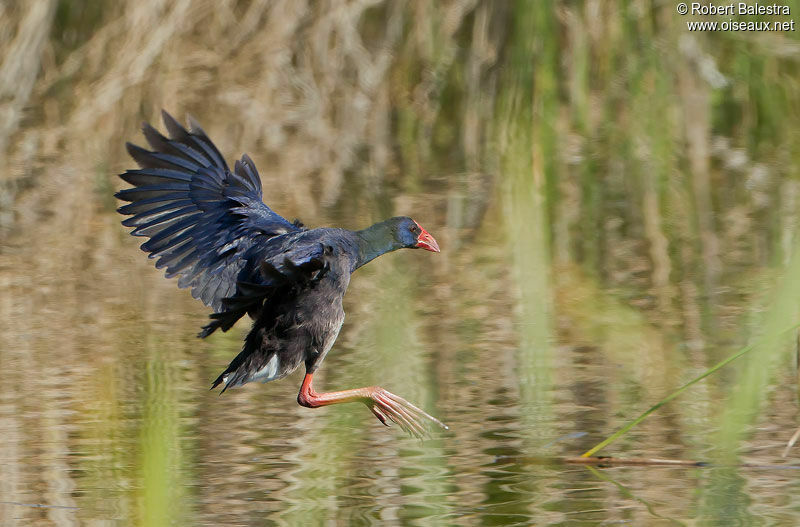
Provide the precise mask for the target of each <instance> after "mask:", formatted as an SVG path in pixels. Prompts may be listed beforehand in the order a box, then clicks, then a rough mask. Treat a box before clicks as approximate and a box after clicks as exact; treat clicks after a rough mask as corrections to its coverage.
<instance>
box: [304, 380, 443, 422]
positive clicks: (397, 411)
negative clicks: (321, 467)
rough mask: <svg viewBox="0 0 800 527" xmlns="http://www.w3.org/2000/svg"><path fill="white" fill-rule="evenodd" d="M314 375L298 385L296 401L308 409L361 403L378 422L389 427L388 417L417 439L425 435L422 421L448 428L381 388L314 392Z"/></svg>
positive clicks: (370, 387) (369, 387) (371, 387)
mask: <svg viewBox="0 0 800 527" xmlns="http://www.w3.org/2000/svg"><path fill="white" fill-rule="evenodd" d="M313 375H314V374H313V373H306V376H305V378H304V379H303V384H302V386H300V393H298V394H297V402H298V403H300V405H302V406H305V407H307V408H319V407H320V406H327V405H329V404H338V403H352V402H361V403H364V404H365V405H367V407H368V408H369V409H370V410H371V411H372V413H373V414H375V417H377V418H378V420H379V421H380V422H381V423H383V424H385V425H386V426H389V422H388V421H387V418H388V419H389V420H391V421H393V422H395V423H397V424H398V425H399V426H400V428H402V429H403V430H405V431H406V432H408V433H409V434H412V435H414V436H416V437H422V436H424V435H425V427H424V426H423V423H424V422H425V419H428V420H430V421H432V422H433V423H436V424H437V425H439V426H441V427H442V428H444V429H445V430H447V425H445V424H444V423H442V422H441V421H439V420H438V419H436V418H435V417H433V416H431V415H429V414H427V413H426V412H424V411H422V410H420V409H419V408H417V407H416V406H414V405H413V404H411V403H410V402H408V401H406V400H405V399H403V398H402V397H398V396H397V395H395V394H393V393H391V392H388V391H386V390H384V389H383V388H381V387H380V386H368V387H366V388H355V389H352V390H342V391H340V392H327V393H317V392H315V391H314V387H313V386H312V385H311V381H312V376H313Z"/></svg>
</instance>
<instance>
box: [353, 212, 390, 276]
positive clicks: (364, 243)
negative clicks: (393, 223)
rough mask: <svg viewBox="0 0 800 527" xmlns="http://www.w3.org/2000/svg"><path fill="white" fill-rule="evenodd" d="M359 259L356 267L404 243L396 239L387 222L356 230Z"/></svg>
mask: <svg viewBox="0 0 800 527" xmlns="http://www.w3.org/2000/svg"><path fill="white" fill-rule="evenodd" d="M356 239H357V242H356V244H357V246H358V261H357V263H356V267H355V269H358V268H359V267H361V266H362V265H364V264H366V263H368V262H371V261H372V260H374V259H375V258H377V257H378V256H380V255H382V254H386V253H388V252H391V251H394V250H397V249H400V248H401V247H402V244H401V243H400V242H398V241H396V240H395V239H394V236H392V234H391V229H390V228H389V226H388V224H386V222H381V223H376V224H375V225H372V226H370V227H367V228H366V229H362V230H360V231H356ZM355 269H354V270H355Z"/></svg>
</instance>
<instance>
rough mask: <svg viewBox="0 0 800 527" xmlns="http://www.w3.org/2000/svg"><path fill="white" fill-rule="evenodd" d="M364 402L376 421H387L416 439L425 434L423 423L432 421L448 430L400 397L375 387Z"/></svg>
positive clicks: (442, 424) (385, 423)
mask: <svg viewBox="0 0 800 527" xmlns="http://www.w3.org/2000/svg"><path fill="white" fill-rule="evenodd" d="M364 404H366V405H367V407H368V408H369V409H370V411H372V413H373V414H375V417H377V418H378V421H380V422H381V423H383V424H384V425H386V426H389V421H392V422H394V423H396V424H397V425H398V426H399V427H400V428H402V429H403V430H405V431H406V432H407V433H409V434H411V435H413V436H414V437H416V438H418V439H422V438H423V437H424V436H426V435H427V433H428V429H427V427H426V426H425V423H427V422H432V423H435V424H437V425H439V426H440V427H442V428H444V429H445V430H448V429H449V428H448V426H447V425H446V424H444V423H443V422H441V421H439V420H438V419H436V418H435V417H433V416H432V415H430V414H428V413H427V412H425V411H423V410H420V409H419V408H417V407H416V406H414V405H413V404H411V403H410V402H408V401H406V400H405V399H403V398H402V397H400V396H398V395H395V394H393V393H391V392H388V391H386V390H384V389H383V388H380V387H377V386H376V387H375V388H374V389H373V391H372V393H370V395H369V398H368V399H367V400H365V401H364Z"/></svg>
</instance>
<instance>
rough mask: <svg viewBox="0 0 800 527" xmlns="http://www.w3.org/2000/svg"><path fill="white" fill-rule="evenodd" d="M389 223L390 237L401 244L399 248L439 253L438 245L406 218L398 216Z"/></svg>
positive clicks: (417, 224) (414, 222)
mask: <svg viewBox="0 0 800 527" xmlns="http://www.w3.org/2000/svg"><path fill="white" fill-rule="evenodd" d="M389 222H390V225H391V230H392V235H393V237H394V239H395V241H396V242H398V243H400V244H401V247H405V248H408V249H425V250H427V251H433V252H435V253H438V252H439V244H438V243H436V240H434V239H433V236H431V235H430V234H429V233H428V231H426V230H425V229H423V228H422V226H421V225H420V224H419V223H417V222H416V221H414V220H412V219H411V218H409V217H407V216H400V217H397V218H392V219H391V220H389Z"/></svg>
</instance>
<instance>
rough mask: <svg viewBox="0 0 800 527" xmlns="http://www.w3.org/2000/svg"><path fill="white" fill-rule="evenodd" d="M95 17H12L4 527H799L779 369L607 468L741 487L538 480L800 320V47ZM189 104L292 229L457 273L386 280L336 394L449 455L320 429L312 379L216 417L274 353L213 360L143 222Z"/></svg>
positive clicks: (626, 7) (489, 10) (552, 27)
mask: <svg viewBox="0 0 800 527" xmlns="http://www.w3.org/2000/svg"><path fill="white" fill-rule="evenodd" d="M83 4H84V3H81V2H70V1H59V2H56V1H49V0H42V1H40V2H29V3H16V4H15V3H12V5H10V6H6V5H0V50H2V53H0V56H2V57H4V60H2V61H0V115H2V116H3V118H2V119H0V152H2V154H3V155H1V156H0V366H1V367H2V371H3V373H4V382H3V383H2V388H0V437H2V440H0V524H2V525H4V526H5V525H12V526H14V525H20V526H21V525H83V524H95V523H98V524H117V525H164V524H168V523H171V524H174V525H253V524H255V525H263V524H266V525H322V524H325V525H330V524H342V525H369V524H380V525H386V524H388V525H528V524H554V525H608V524H617V523H618V524H630V525H681V524H687V525H689V524H698V523H699V524H719V525H735V524H742V525H749V524H753V523H759V522H761V523H764V524H781V525H793V524H796V523H798V516H800V515H799V514H798V512H797V511H798V510H800V504H799V503H798V501H797V498H796V496H800V492H798V491H800V488H798V478H797V477H795V476H796V461H795V460H794V459H793V456H795V455H796V451H797V449H794V450H792V451H791V453H790V458H789V459H788V460H787V461H784V460H782V459H781V458H780V457H779V456H780V453H781V451H782V450H783V447H784V445H785V441H786V440H787V439H788V438H789V437H790V436H791V434H792V433H793V432H794V430H795V428H796V426H797V424H796V419H797V391H796V381H797V378H796V375H795V372H794V370H793V368H792V367H790V366H791V361H790V360H789V358H790V354H791V349H790V347H787V345H786V344H785V343H783V342H780V341H775V342H774V343H772V344H771V345H769V346H764V347H763V349H760V350H757V351H756V352H753V353H752V354H751V355H750V356H749V357H748V358H747V359H745V360H741V361H738V362H737V363H734V364H733V365H731V367H729V368H726V369H725V370H723V371H720V372H718V373H717V374H715V375H713V376H711V377H709V378H708V379H706V380H704V381H703V382H702V383H700V384H698V385H696V386H694V387H692V389H691V390H690V391H688V392H687V393H685V394H683V395H682V396H681V397H680V398H679V399H676V401H674V402H673V403H671V404H670V405H667V406H666V407H664V408H661V409H660V410H659V411H658V412H657V413H656V414H655V415H653V416H651V417H650V418H649V419H648V420H646V421H645V422H644V423H642V424H641V425H640V426H638V427H636V428H635V429H633V430H632V431H631V432H630V433H629V434H627V435H626V436H624V437H623V438H622V439H621V440H619V441H618V442H616V443H614V444H613V446H612V447H611V448H610V449H609V450H608V451H607V452H604V453H606V454H613V455H618V456H625V457H638V456H640V457H665V458H676V459H699V460H708V461H712V462H716V464H715V465H713V466H712V467H708V468H665V467H650V468H643V467H614V468H603V469H593V468H588V467H582V466H563V465H553V464H550V465H548V464H539V463H533V462H529V460H531V459H541V458H546V457H548V456H574V455H578V454H579V453H581V452H583V451H585V450H586V449H587V448H589V447H590V446H592V445H593V444H595V443H596V442H597V441H599V440H601V439H602V438H604V437H607V436H608V435H609V434H611V433H612V432H613V431H614V430H616V429H618V428H619V427H620V426H621V425H622V424H624V423H625V422H627V421H628V419H630V418H631V417H632V416H634V415H637V414H638V413H640V412H641V411H642V410H644V409H645V408H647V407H648V406H649V405H650V404H652V403H653V402H655V401H657V400H659V399H660V398H661V397H663V396H664V395H666V394H667V393H669V392H670V391H671V390H673V389H674V388H675V387H677V386H679V385H681V384H683V383H684V382H685V381H687V380H688V379H690V378H692V377H694V376H695V375H697V374H698V373H699V372H701V371H703V370H704V369H705V368H707V367H708V366H709V365H711V364H714V363H716V362H717V361H718V360H720V359H721V358H723V357H724V356H727V355H729V354H730V353H731V352H732V351H734V350H736V349H739V348H741V347H742V346H744V345H745V344H747V343H748V342H750V341H751V340H753V339H754V337H756V336H759V335H762V334H763V335H766V336H771V335H773V334H774V333H775V332H776V331H777V330H782V329H784V328H785V327H786V326H788V325H789V324H791V323H792V322H793V321H794V320H796V318H797V313H798V312H799V311H800V310H798V304H797V302H798V298H800V293H799V292H798V287H800V284H798V283H797V280H796V278H795V277H797V276H800V270H798V268H797V266H798V265H800V264H799V263H798V262H799V261H800V260H798V259H797V258H794V259H793V258H792V255H793V254H794V253H795V252H796V245H797V244H796V239H797V238H796V228H797V220H798V213H797V211H798V196H800V190H799V189H800V186H798V184H797V181H796V174H795V172H796V170H795V168H794V167H796V166H798V164H799V163H800V153H798V147H797V145H798V144H800V141H798V140H797V139H798V138H797V130H796V125H795V123H796V122H798V116H797V115H796V113H797V106H796V100H797V93H798V86H800V82H799V81H798V74H797V71H796V70H797V68H796V67H795V66H796V64H795V62H794V60H795V59H794V57H793V56H792V55H791V53H792V52H791V50H793V49H795V48H796V46H795V45H794V40H793V39H794V38H795V36H794V34H791V35H790V34H777V33H772V34H752V35H747V36H746V37H742V36H741V35H739V36H735V37H734V36H732V35H729V34H721V33H720V34H714V35H710V34H708V35H703V34H689V33H687V32H686V31H685V29H684V27H683V26H682V25H681V24H682V23H683V21H684V20H683V19H680V18H678V17H676V15H675V13H674V6H671V5H668V4H664V5H652V6H651V5H649V4H648V3H646V2H640V1H632V2H627V3H624V4H615V3H603V2H593V1H587V2H582V3H581V2H579V3H575V2H561V1H558V2H516V3H512V2H489V1H481V0H477V1H476V0H455V1H452V2H442V3H430V2H425V1H423V0H409V1H397V2H347V3H345V2H336V1H329V2H304V1H290V2H280V1H275V2H263V1H253V2H222V3H219V5H215V9H214V10H213V11H212V10H210V9H209V6H208V4H207V3H195V2H187V1H179V2H172V3H169V2H162V1H160V0H142V1H140V2H131V3H109V2H94V3H90V5H89V4H87V5H83ZM793 8H794V9H793V11H798V10H800V6H795V5H794V4H793ZM161 107H165V108H166V109H168V110H170V111H172V112H173V113H174V114H175V115H182V114H184V113H192V114H193V115H195V116H197V118H198V119H199V120H200V122H202V123H203V124H204V126H205V129H206V131H207V132H208V133H209V135H210V136H211V137H212V138H214V140H215V141H216V142H217V143H218V145H219V147H220V148H221V150H222V151H223V152H224V153H225V154H226V157H227V158H228V160H229V162H232V161H233V159H234V156H238V155H240V154H241V153H242V152H243V151H246V152H248V153H249V154H250V155H251V156H252V157H253V158H254V160H255V163H256V165H257V166H258V167H259V168H260V170H261V176H262V180H263V183H264V189H265V196H267V200H268V202H269V204H270V205H271V206H273V207H274V208H275V209H276V210H277V211H279V212H281V213H283V214H284V215H286V216H287V217H289V218H293V217H295V216H298V217H300V218H301V219H302V220H304V221H305V222H306V223H307V224H309V225H313V226H317V225H341V226H345V227H350V228H360V227H363V226H366V225H368V224H371V223H372V222H374V221H375V220H378V219H382V218H386V217H389V216H392V215H395V214H412V215H413V216H414V217H415V218H418V219H419V220H420V221H421V223H422V224H424V225H425V226H426V228H429V230H430V231H431V232H432V234H434V235H435V236H436V238H437V240H438V241H439V242H440V244H441V246H442V253H441V254H438V255H435V256H432V257H430V258H419V255H418V254H414V253H411V252H408V253H409V254H392V255H388V256H385V257H383V258H382V259H381V260H380V261H378V262H375V263H373V264H370V265H368V266H366V267H365V268H364V269H362V270H359V271H358V273H357V274H356V275H355V276H354V277H353V282H352V284H351V286H350V290H349V292H348V294H347V297H346V298H345V302H346V305H345V309H346V311H347V313H348V316H347V320H346V322H345V326H344V328H343V330H342V334H341V335H340V337H339V339H338V342H337V344H336V346H335V347H334V349H333V350H332V352H331V354H330V356H329V357H328V358H327V359H326V362H325V364H324V366H323V368H322V369H321V371H320V372H319V374H318V376H319V380H318V382H319V386H320V387H324V388H325V389H331V390H336V389H343V388H348V387H352V386H357V385H370V384H376V383H381V384H384V385H385V386H386V388H387V389H390V390H392V391H394V392H396V393H398V394H401V395H402V396H404V397H407V398H408V399H409V400H413V401H420V402H421V403H422V406H424V407H425V408H426V409H427V410H430V411H431V412H432V413H433V414H434V415H436V416H438V417H441V418H442V420H443V421H444V422H446V423H447V424H448V425H450V427H451V429H450V430H449V431H447V432H442V433H437V434H436V435H435V436H434V437H433V438H432V439H430V440H428V441H424V442H419V441H416V440H412V439H409V438H406V437H404V436H403V435H402V434H400V433H398V431H397V430H396V429H395V428H391V429H386V428H384V427H382V426H381V425H380V424H379V423H377V421H376V420H375V419H374V418H373V417H372V416H371V415H370V414H369V413H368V412H366V411H365V410H364V408H362V407H359V406H356V405H349V406H348V405H344V406H341V407H338V408H337V407H330V408H324V409H318V410H309V409H305V408H301V407H299V406H298V405H297V403H296V401H295V396H296V393H297V388H298V386H299V383H300V373H296V374H294V375H292V376H290V377H289V378H287V379H284V380H281V381H279V382H274V383H269V384H266V385H259V384H256V385H248V386H246V387H243V388H241V389H236V390H230V391H229V392H226V393H225V394H224V395H223V396H219V395H217V394H216V393H211V392H208V391H207V388H208V387H209V386H210V381H211V380H212V379H214V378H215V377H216V375H217V374H218V373H219V371H221V370H222V369H223V368H224V367H225V365H227V363H228V362H229V360H230V358H231V357H232V356H233V355H234V354H235V353H236V352H237V351H238V350H239V349H240V346H241V339H242V337H243V333H244V332H245V331H246V324H244V325H240V326H238V327H236V328H234V329H233V330H232V331H230V332H229V333H227V334H220V335H213V336H212V337H211V338H209V339H207V340H205V341H200V340H198V339H195V338H194V334H195V333H196V332H197V331H198V329H199V327H200V326H201V325H202V324H203V323H204V320H205V316H206V314H207V313H206V312H205V310H204V309H203V308H202V307H201V306H200V305H198V303H197V302H195V301H193V300H192V299H191V298H189V295H188V293H186V292H185V291H178V290H177V288H176V287H175V284H174V282H170V281H167V280H165V279H164V278H163V277H162V276H161V274H160V272H159V271H156V270H154V269H152V267H151V265H150V264H149V263H148V262H145V261H144V258H142V255H141V254H140V252H139V251H138V250H136V249H135V247H134V244H135V240H133V239H131V237H130V236H129V235H128V234H127V233H126V230H125V229H123V228H122V227H121V226H120V225H119V220H120V218H119V216H118V215H117V214H116V213H114V208H115V207H116V206H117V204H116V203H115V202H114V200H113V199H112V195H113V191H114V190H115V189H117V188H118V187H119V186H120V184H121V182H120V181H119V180H118V178H117V177H116V176H115V175H114V174H116V173H119V172H121V171H122V170H124V169H125V168H126V167H129V166H130V160H129V159H128V158H127V156H126V155H125V152H124V147H123V145H124V142H125V141H126V140H132V139H137V140H138V138H139V136H138V133H137V132H136V129H137V127H138V126H139V124H138V123H139V122H141V121H142V120H149V121H153V119H154V116H155V115H156V113H157V112H158V110H159V109H160V108H161ZM776 328H777V330H776ZM744 461H747V462H749V463H753V464H754V465H757V467H755V468H753V467H751V466H748V467H743V466H741V463H742V462H744ZM780 465H783V466H784V467H786V468H785V470H777V469H776V468H775V467H777V466H780ZM765 467H766V468H765Z"/></svg>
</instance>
